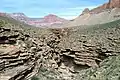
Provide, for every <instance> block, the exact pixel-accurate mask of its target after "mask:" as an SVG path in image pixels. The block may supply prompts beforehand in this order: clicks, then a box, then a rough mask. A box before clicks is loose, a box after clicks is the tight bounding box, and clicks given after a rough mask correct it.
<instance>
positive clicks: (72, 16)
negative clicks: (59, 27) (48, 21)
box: [60, 15, 77, 20]
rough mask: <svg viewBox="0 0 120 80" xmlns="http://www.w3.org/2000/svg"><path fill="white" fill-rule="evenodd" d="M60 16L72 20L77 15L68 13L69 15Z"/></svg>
mask: <svg viewBox="0 0 120 80" xmlns="http://www.w3.org/2000/svg"><path fill="white" fill-rule="evenodd" d="M60 17H61V18H64V19H67V20H72V19H75V18H76V17H77V16H76V15H67V16H60Z"/></svg>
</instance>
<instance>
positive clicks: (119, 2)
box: [91, 0, 120, 13]
mask: <svg viewBox="0 0 120 80" xmlns="http://www.w3.org/2000/svg"><path fill="white" fill-rule="evenodd" d="M113 8H120V0H109V2H108V3H105V4H103V5H102V6H99V7H97V8H95V9H93V10H91V12H93V13H99V12H101V11H103V10H106V9H113Z"/></svg>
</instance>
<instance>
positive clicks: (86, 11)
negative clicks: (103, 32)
mask: <svg viewBox="0 0 120 80" xmlns="http://www.w3.org/2000/svg"><path fill="white" fill-rule="evenodd" d="M89 12H90V10H89V8H85V9H84V10H83V12H82V14H86V13H89Z"/></svg>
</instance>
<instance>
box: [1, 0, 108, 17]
mask: <svg viewBox="0 0 120 80" xmlns="http://www.w3.org/2000/svg"><path fill="white" fill-rule="evenodd" d="M107 1H108V0H0V12H8V13H13V12H23V13H25V14H26V15H27V16H29V17H43V16H46V15H48V14H56V15H57V16H60V17H63V18H66V19H73V18H75V17H77V16H78V15H80V13H81V12H82V10H84V8H86V7H87V8H90V9H92V8H94V7H96V6H98V5H101V4H103V3H105V2H107Z"/></svg>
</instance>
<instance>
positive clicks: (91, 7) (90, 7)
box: [66, 6, 97, 10]
mask: <svg viewBox="0 0 120 80" xmlns="http://www.w3.org/2000/svg"><path fill="white" fill-rule="evenodd" d="M95 7H97V6H81V7H73V8H66V9H69V10H84V9H85V8H89V9H93V8H95Z"/></svg>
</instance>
